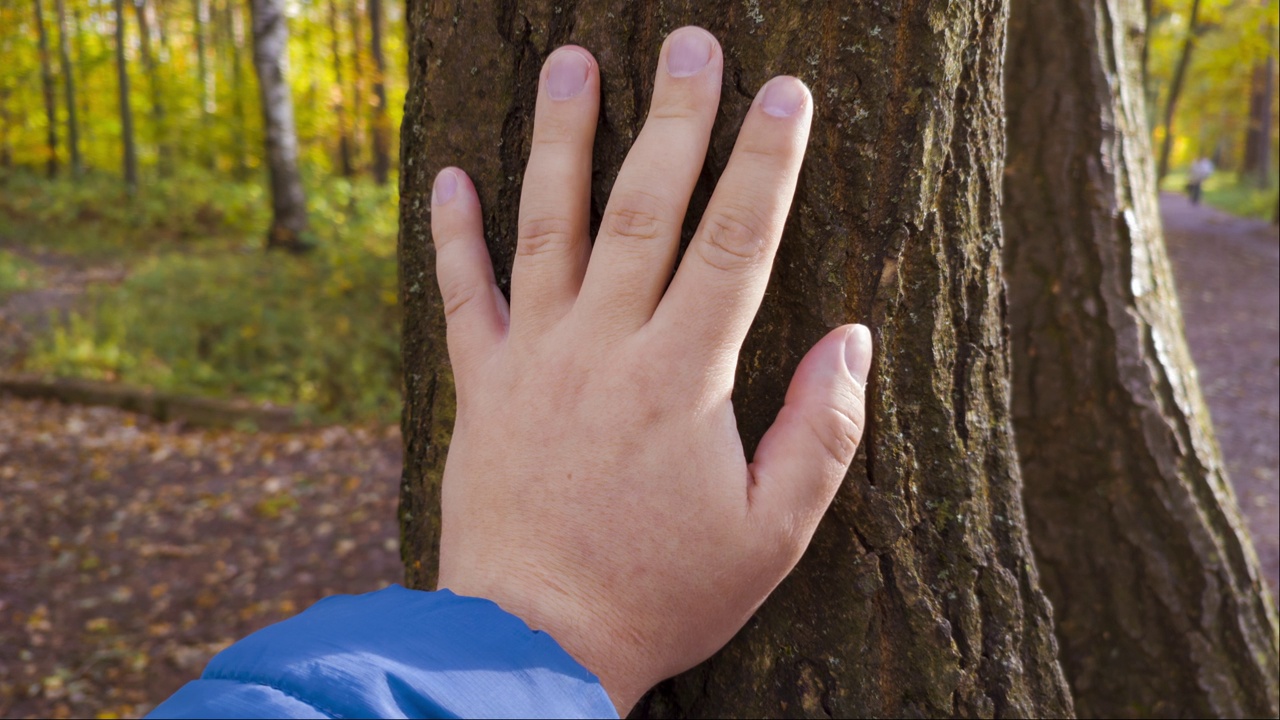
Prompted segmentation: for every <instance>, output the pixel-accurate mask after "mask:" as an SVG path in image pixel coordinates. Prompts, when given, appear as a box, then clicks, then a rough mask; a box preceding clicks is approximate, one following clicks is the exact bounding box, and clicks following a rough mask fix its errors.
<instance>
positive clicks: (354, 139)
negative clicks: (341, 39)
mask: <svg viewBox="0 0 1280 720" xmlns="http://www.w3.org/2000/svg"><path fill="white" fill-rule="evenodd" d="M357 3H358V0H348V2H347V24H348V25H350V26H351V156H352V160H351V164H352V165H353V166H354V167H355V168H356V169H357V170H361V171H363V170H364V164H363V162H362V158H361V155H362V154H363V153H362V152H361V148H363V147H364V146H365V135H364V131H363V129H362V128H363V125H362V123H361V122H360V121H361V119H362V118H363V117H364V93H363V92H362V90H363V87H364V37H363V35H361V33H360V17H361V15H363V14H364V13H362V12H361V11H360V6H359V5H357Z"/></svg>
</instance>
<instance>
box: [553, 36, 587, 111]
mask: <svg viewBox="0 0 1280 720" xmlns="http://www.w3.org/2000/svg"><path fill="white" fill-rule="evenodd" d="M590 71H591V64H590V63H589V62H587V59H586V58H585V57H583V55H582V53H580V52H578V51H577V50H573V49H571V48H560V49H559V50H556V51H555V52H553V53H551V62H550V64H549V66H548V68H547V95H549V96H551V99H552V100H568V99H569V98H572V97H577V95H578V93H580V92H582V88H584V87H586V86H587V73H588V72H590Z"/></svg>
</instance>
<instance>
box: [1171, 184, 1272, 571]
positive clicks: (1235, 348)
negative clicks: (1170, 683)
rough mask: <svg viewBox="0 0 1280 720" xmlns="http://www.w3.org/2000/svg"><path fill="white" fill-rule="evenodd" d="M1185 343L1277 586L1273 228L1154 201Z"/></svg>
mask: <svg viewBox="0 0 1280 720" xmlns="http://www.w3.org/2000/svg"><path fill="white" fill-rule="evenodd" d="M1160 206H1161V215H1162V216H1163V219H1164V227H1165V237H1166V239H1167V241H1168V246H1169V256H1170V259H1171V260H1172V261H1173V270H1174V275H1175V277H1176V281H1177V286H1178V296H1179V298H1180V299H1181V301H1182V312H1183V317H1184V320H1185V323H1186V328H1187V342H1188V343H1190V345H1191V354H1192V355H1193V356H1194V357H1195V360H1196V366H1197V368H1198V369H1199V373H1200V386H1201V388H1202V389H1203V390H1204V394H1205V399H1206V400H1207V402H1208V403H1209V412H1210V414H1212V416H1213V421H1214V426H1215V428H1216V430H1217V433H1218V443H1219V445H1220V446H1221V447H1222V456H1223V459H1224V461H1225V462H1226V466H1227V472H1228V473H1230V475H1231V481H1232V484H1233V485H1234V486H1235V489H1236V497H1237V499H1238V500H1239V502H1240V509H1241V511H1242V512H1243V513H1244V515H1245V518H1246V519H1247V520H1248V524H1249V527H1250V530H1251V531H1252V533H1253V540H1254V545H1255V546H1256V548H1257V550H1258V556H1259V558H1260V559H1261V561H1262V565H1263V569H1264V572H1265V573H1267V575H1268V579H1269V580H1270V581H1271V588H1272V591H1273V592H1275V591H1276V590H1277V588H1278V587H1280V448H1278V445H1277V443H1278V442H1280V441H1277V438H1278V437H1280V235H1278V233H1280V230H1277V229H1276V227H1275V226H1273V225H1268V224H1267V223H1265V222H1261V221H1257V220H1246V219H1242V218H1237V217H1233V216H1231V215H1227V214H1224V213H1221V212H1219V211H1217V210H1214V209H1213V208H1209V207H1205V206H1203V205H1201V206H1198V207H1197V206H1193V205H1191V203H1190V202H1188V201H1187V200H1186V198H1185V197H1183V196H1181V195H1174V194H1169V193H1166V194H1164V195H1162V196H1161V197H1160Z"/></svg>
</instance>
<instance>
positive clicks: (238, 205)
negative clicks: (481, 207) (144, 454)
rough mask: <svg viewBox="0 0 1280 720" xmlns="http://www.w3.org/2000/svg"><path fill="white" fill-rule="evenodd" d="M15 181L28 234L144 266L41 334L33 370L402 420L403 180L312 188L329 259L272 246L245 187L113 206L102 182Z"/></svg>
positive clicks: (324, 414)
mask: <svg viewBox="0 0 1280 720" xmlns="http://www.w3.org/2000/svg"><path fill="white" fill-rule="evenodd" d="M7 184H8V185H9V186H10V188H12V186H14V185H17V186H18V189H19V190H20V191H19V192H9V193H7V197H6V199H5V200H4V201H2V202H0V217H3V218H5V220H4V221H3V222H7V223H9V225H10V227H11V228H13V230H11V232H16V233H22V234H21V235H15V237H18V238H21V239H22V241H23V242H24V243H28V244H32V245H37V246H43V247H47V248H50V249H54V250H58V251H61V252H67V253H72V254H75V255H79V256H90V257H94V256H105V257H110V258H112V259H113V260H121V259H123V260H125V261H126V264H127V265H128V266H129V267H130V272H129V275H128V277H127V278H126V279H125V280H124V281H123V282H122V283H120V284H119V285H116V286H99V287H94V288H90V289H89V291H88V297H87V298H86V302H84V303H83V305H82V309H81V310H80V312H77V313H71V314H70V315H69V316H68V317H67V318H66V320H65V321H62V322H59V323H56V324H54V325H53V326H52V327H51V329H50V330H49V332H48V334H47V335H45V336H44V337H41V338H37V340H36V342H35V343H34V346H33V347H32V349H31V352H30V354H29V355H28V357H27V358H26V367H25V369H27V370H30V371H34V372H40V373H46V374H53V375H59V376H72V377H85V378H92V379H105V380H120V381H123V382H128V383H130V384H138V385H146V386H150V387H155V388H159V389H163V390H169V391H174V392H179V393H184V394H195V395H206V396H214V397H228V396H233V397H247V398H250V399H253V400H259V401H271V402H276V403H281V404H289V405H297V406H299V407H301V408H302V409H303V410H304V411H310V412H311V413H312V414H313V415H315V416H317V417H318V418H319V419H323V420H335V421H338V420H360V421H366V420H367V421H377V422H393V421H395V420H396V418H397V417H398V416H399V412H400V351H399V340H400V308H399V303H398V298H397V292H396V264H395V237H396V195H395V189H394V187H388V188H380V187H377V186H376V185H374V184H373V183H371V182H358V183H354V184H353V183H350V182H345V181H341V180H335V181H329V182H325V183H323V184H316V185H313V186H312V187H311V188H309V191H310V194H309V196H308V201H309V206H310V213H311V223H312V228H314V229H313V231H312V237H311V238H310V239H311V240H312V242H314V243H315V245H316V250H315V251H313V252H311V253H309V254H307V255H304V256H294V255H288V254H285V253H280V252H271V253H267V252H265V251H264V250H263V249H262V245H263V242H262V239H263V237H264V236H265V228H266V224H267V221H268V220H269V218H268V217H267V216H266V215H265V213H264V212H263V210H262V208H260V207H259V205H262V206H265V205H266V199H265V198H263V197H261V195H260V191H259V190H257V189H256V188H252V187H248V186H245V185H241V184H235V183H226V182H221V183H218V182H214V181H209V182H206V183H205V186H204V187H202V188H200V189H194V190H193V191H192V194H191V197H185V196H184V195H183V194H182V193H172V194H166V192H167V191H157V195H158V196H160V197H165V198H167V200H165V201H164V202H160V201H156V202H155V203H153V202H152V201H150V200H141V199H140V200H139V204H138V205H136V206H134V205H128V204H127V203H124V202H123V201H121V202H122V204H124V205H125V207H123V208H113V207H112V205H113V204H114V203H113V201H112V200H111V196H110V195H105V196H102V195H98V194H96V191H95V190H93V189H92V188H93V187H94V184H93V182H92V181H90V182H88V183H86V184H85V185H84V187H68V185H69V184H68V183H50V182H48V181H44V180H42V179H34V178H23V179H20V180H18V181H14V180H12V179H11V180H10V181H9V182H8V183H7ZM99 190H102V189H101V188H99ZM103 192H106V191H105V190H104V191H103ZM206 203H207V205H206ZM166 204H167V205H168V208H167V210H166V209H165V205H166ZM202 208H204V209H202ZM2 272H3V270H0V273H2Z"/></svg>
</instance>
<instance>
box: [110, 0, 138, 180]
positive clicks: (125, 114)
mask: <svg viewBox="0 0 1280 720" xmlns="http://www.w3.org/2000/svg"><path fill="white" fill-rule="evenodd" d="M115 11H116V77H117V79H118V83H119V88H120V152H121V154H122V156H123V162H122V164H123V168H124V185H125V190H126V191H127V192H128V193H129V195H130V196H133V195H136V194H137V192H138V147H137V144H136V142H135V140H134V136H133V109H132V107H131V106H130V104H129V65H128V63H127V62H126V60H125V55H124V40H125V38H124V35H125V32H124V31H125V27H124V22H125V21H124V0H115Z"/></svg>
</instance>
